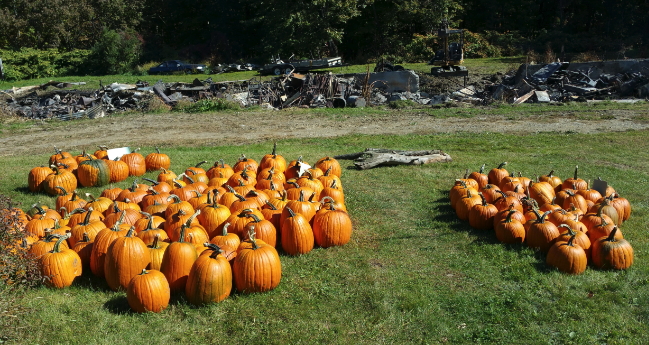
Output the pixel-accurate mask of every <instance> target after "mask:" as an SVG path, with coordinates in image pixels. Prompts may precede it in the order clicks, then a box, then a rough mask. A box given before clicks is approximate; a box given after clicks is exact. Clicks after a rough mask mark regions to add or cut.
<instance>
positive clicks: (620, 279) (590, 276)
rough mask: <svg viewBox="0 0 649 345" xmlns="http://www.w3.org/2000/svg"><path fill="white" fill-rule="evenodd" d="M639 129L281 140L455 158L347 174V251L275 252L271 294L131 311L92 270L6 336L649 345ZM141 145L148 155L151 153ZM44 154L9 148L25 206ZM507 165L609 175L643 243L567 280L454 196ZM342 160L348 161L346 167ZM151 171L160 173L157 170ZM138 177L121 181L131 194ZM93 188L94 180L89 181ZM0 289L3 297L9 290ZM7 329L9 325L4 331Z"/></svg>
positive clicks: (11, 173) (305, 149)
mask: <svg viewBox="0 0 649 345" xmlns="http://www.w3.org/2000/svg"><path fill="white" fill-rule="evenodd" d="M648 134H649V133H647V132H645V131H630V132H623V133H599V134H571V133H550V134H529V135H508V134H496V133H484V134H467V133H456V134H439V135H406V136H346V137H339V138H333V139H301V140H284V141H280V142H279V143H278V153H279V154H282V155H284V156H285V157H286V158H288V159H289V160H290V159H295V158H297V156H299V155H303V156H304V158H305V160H307V161H308V162H311V163H313V162H314V161H315V160H316V159H318V158H320V157H322V156H325V155H337V154H343V153H351V152H357V151H362V150H363V149H364V148H366V147H385V148H395V149H442V150H444V151H445V152H447V153H449V154H450V155H451V156H452V157H453V162H451V163H444V164H431V165H426V166H401V167H389V168H378V169H373V170H369V171H357V170H353V169H347V170H344V172H343V178H342V179H343V184H344V187H345V191H346V200H347V205H348V209H349V212H350V214H351V216H352V219H353V221H354V232H353V235H352V240H351V242H350V243H349V244H347V245H345V246H343V247H336V248H329V249H321V248H319V249H315V250H314V251H312V252H310V253H308V254H306V255H303V256H300V257H289V256H286V255H282V256H281V260H282V266H283V267H282V268H283V277H282V282H281V283H280V285H279V287H278V288H277V289H275V290H273V291H271V292H269V293H263V294H252V295H240V294H234V295H233V296H231V297H230V298H228V299H227V300H225V301H224V302H222V303H219V304H216V305H210V306H206V307H201V308H196V307H192V306H190V305H189V304H188V303H186V301H185V300H184V299H183V297H182V296H176V297H174V298H173V299H172V304H171V306H170V307H169V309H167V310H166V311H164V312H162V313H161V314H146V315H139V314H134V313H131V312H130V310H129V307H128V304H127V302H126V298H125V294H124V293H116V292H112V291H110V290H109V289H108V287H107V285H106V284H105V283H104V282H103V281H101V280H99V279H95V278H94V277H93V276H92V274H89V272H86V274H84V276H83V277H81V278H80V279H79V280H78V281H77V282H76V283H75V284H74V285H73V286H72V287H70V288H67V289H64V290H51V289H47V288H37V289H33V290H28V291H24V292H23V293H22V294H21V297H20V302H19V303H20V304H21V305H23V306H24V307H26V308H27V310H28V311H29V313H27V314H26V315H24V316H22V317H21V319H20V320H17V321H16V323H15V326H16V328H15V329H12V330H11V332H10V333H11V334H12V335H14V336H17V337H16V338H13V339H12V340H9V342H10V343H20V344H86V343H90V344H149V343H172V342H173V343H182V344H186V343H187V344H189V343H192V344H205V343H217V344H221V343H234V344H241V343H254V344H259V343H264V344H268V343H272V344H288V343H327V344H329V343H335V344H355V343H367V344H376V343H390V344H405V343H415V344H419V343H422V344H428V343H433V344H434V343H465V344H469V343H471V344H472V343H508V344H548V343H549V344H604V343H606V344H645V343H649V327H648V322H649V309H648V308H647V306H648V305H649V286H648V283H649V265H647V263H646V259H647V250H648V249H649V236H647V234H646V226H647V224H648V222H649V213H648V211H649V205H648V203H649V202H648V200H647V197H646V195H645V193H646V191H647V188H646V184H647V179H648V172H649V153H648V152H649V143H648V142H647V140H646V138H647V135H648ZM271 146H272V143H270V142H267V143H263V144H255V145H249V146H245V147H241V146H236V147H198V148H184V147H175V148H170V149H168V150H167V152H166V153H167V154H169V155H170V157H171V159H172V170H174V171H181V170H183V169H184V168H185V167H188V166H191V165H193V164H195V163H196V162H199V161H201V160H207V161H215V160H217V159H220V158H223V159H225V161H226V162H229V163H231V164H232V163H233V162H234V161H235V160H236V158H237V157H238V156H239V155H240V154H241V153H245V154H246V155H247V156H248V157H252V158H255V159H259V158H261V156H262V155H264V154H266V153H267V152H268V151H269V149H270V147H271ZM142 151H143V152H144V153H148V152H151V151H152V148H151V147H145V148H143V150H142ZM48 157H49V154H38V155H31V156H13V157H3V158H2V165H0V171H1V172H2V174H0V176H2V177H0V190H2V192H3V193H4V194H7V195H9V196H11V197H12V198H14V199H15V200H18V201H21V202H22V203H23V205H24V206H28V205H30V204H31V203H33V202H36V201H42V202H46V203H49V204H51V205H52V204H53V198H51V197H48V196H46V195H43V194H32V193H29V192H27V189H26V186H27V173H28V171H29V169H31V168H32V167H34V166H37V165H40V164H43V163H45V162H47V158H48ZM503 161H507V162H509V164H508V166H507V168H508V169H509V170H510V171H516V172H518V171H521V172H522V173H523V174H524V175H526V176H536V175H542V174H547V173H548V172H549V171H550V170H553V169H554V170H555V172H556V174H557V175H558V176H560V177H562V178H564V179H565V178H567V177H569V176H570V175H571V174H572V172H573V169H574V166H575V165H579V167H580V172H581V176H582V177H583V178H584V179H591V180H592V179H594V178H596V177H598V176H599V177H601V178H602V179H604V180H607V181H609V183H610V184H612V185H613V186H614V187H615V188H616V189H617V190H618V191H619V193H620V194H621V195H622V196H623V197H626V198H627V199H629V200H630V202H631V204H632V207H633V212H632V215H631V218H630V219H629V220H628V221H627V222H626V223H625V224H624V225H623V226H622V227H621V229H622V231H623V232H624V235H625V238H626V239H627V240H629V241H630V242H631V244H632V245H633V247H634V251H635V263H634V265H633V266H632V267H631V268H630V269H628V270H626V271H620V272H615V271H601V270H597V269H593V268H590V267H589V269H588V270H587V271H586V272H585V273H584V274H582V275H579V276H568V275H565V274H561V273H559V272H558V271H556V270H554V269H551V268H549V267H548V266H547V265H546V264H545V255H544V254H541V253H537V252H534V251H533V250H530V249H529V248H527V247H526V246H525V245H502V244H500V243H499V242H498V241H497V239H496V238H495V236H494V234H493V233H486V232H480V231H476V230H473V229H471V228H470V227H469V226H468V224H467V223H465V222H462V221H459V220H457V218H456V217H455V214H454V212H453V210H452V209H451V207H450V206H449V204H448V201H449V200H448V197H447V192H448V190H449V189H450V188H451V186H452V183H453V181H454V179H455V178H459V177H461V176H462V175H463V173H464V170H465V169H466V168H470V169H472V170H475V169H478V168H479V166H480V165H482V164H483V163H486V165H487V169H491V168H493V167H495V166H496V165H497V164H498V163H500V162H503ZM342 163H343V165H344V166H349V165H351V163H352V162H351V161H342ZM148 176H152V174H151V173H149V174H148ZM131 182H132V178H129V179H128V180H127V181H124V182H122V183H120V184H119V186H120V187H122V188H124V187H126V186H128V185H130V183H131ZM82 191H83V192H86V191H91V192H93V193H94V194H99V192H100V190H99V189H98V188H97V189H83V190H82ZM0 296H1V295H0ZM0 333H1V331H0Z"/></svg>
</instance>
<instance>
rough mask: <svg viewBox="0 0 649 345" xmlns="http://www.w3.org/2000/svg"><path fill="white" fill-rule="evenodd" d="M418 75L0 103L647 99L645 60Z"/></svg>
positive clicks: (115, 105)
mask: <svg viewBox="0 0 649 345" xmlns="http://www.w3.org/2000/svg"><path fill="white" fill-rule="evenodd" d="M421 77H422V78H424V79H423V80H424V83H423V84H422V87H421V89H420V75H418V74H417V73H416V72H414V71H411V70H400V71H384V72H375V73H369V72H368V73H360V74H332V73H327V74H321V73H320V74H312V73H308V74H297V73H292V74H289V75H282V76H278V77H274V78H272V79H262V78H261V77H256V78H252V79H250V80H236V81H222V82H215V81H213V80H212V78H207V79H206V80H199V79H195V80H194V81H193V82H192V83H163V82H161V81H159V82H157V83H156V84H154V85H149V84H148V83H146V82H137V83H136V84H119V83H113V84H110V85H101V86H100V88H99V89H98V90H83V91H79V90H69V89H67V88H70V87H76V86H78V85H82V84H83V83H60V82H56V81H51V82H49V83H46V84H43V85H36V86H28V87H23V88H13V89H11V90H0V97H1V98H0V100H2V101H3V102H0V106H2V107H4V108H5V110H7V109H8V110H9V112H11V113H13V114H16V115H18V116H22V117H26V118H32V119H49V118H59V119H62V120H69V119H74V118H82V117H87V118H97V117H102V116H106V115H107V114H110V113H112V112H116V111H125V110H131V111H133V110H135V111H137V110H144V109H146V108H147V104H148V102H150V101H151V100H152V99H153V98H154V97H157V98H159V99H160V100H162V102H164V103H165V104H167V105H168V106H171V107H173V106H176V105H177V104H179V103H180V102H196V101H199V100H203V99H214V98H221V99H226V100H228V101H232V102H235V103H238V104H239V105H240V106H242V107H250V106H260V107H262V108H269V109H283V108H289V107H302V108H319V107H330V108H344V107H365V106H377V105H384V104H388V103H390V102H394V101H405V100H409V101H411V102H410V103H409V104H411V105H414V106H421V107H425V106H434V105H439V104H449V103H465V104H474V105H486V104H490V103H493V102H502V103H510V104H520V103H532V102H534V103H551V102H568V101H598V100H613V101H616V100H624V101H629V102H635V101H638V100H642V99H647V98H648V97H649V60H620V61H608V62H590V63H562V62H556V63H551V64H544V65H521V66H520V67H519V68H518V70H516V71H512V72H511V73H509V74H505V75H503V74H497V75H493V76H490V77H487V78H483V80H481V81H480V82H475V83H473V84H471V85H468V86H465V85H462V83H461V82H455V83H451V84H448V83H447V84H445V85H446V88H445V89H444V90H440V88H433V87H429V85H428V84H427V83H434V82H435V81H437V80H439V81H441V80H442V79H444V78H438V77H431V76H430V75H422V76H421ZM448 85H452V87H449V86H448ZM51 88H58V90H52V89H51ZM64 88H66V89H64ZM425 91H427V92H425ZM433 93H435V94H433Z"/></svg>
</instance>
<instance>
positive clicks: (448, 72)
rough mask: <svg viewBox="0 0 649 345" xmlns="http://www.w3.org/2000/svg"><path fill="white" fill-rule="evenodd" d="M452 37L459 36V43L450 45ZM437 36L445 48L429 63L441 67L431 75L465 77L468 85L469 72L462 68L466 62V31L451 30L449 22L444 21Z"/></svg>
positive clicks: (433, 69) (434, 69)
mask: <svg viewBox="0 0 649 345" xmlns="http://www.w3.org/2000/svg"><path fill="white" fill-rule="evenodd" d="M451 35H459V41H457V42H452V43H449V39H450V37H451ZM437 36H438V37H439V38H441V42H440V43H441V45H442V47H443V48H442V49H440V50H438V51H437V52H436V53H435V57H433V59H432V60H430V62H429V63H428V64H429V65H434V66H439V67H433V68H431V70H430V73H431V74H432V75H434V76H437V77H465V83H466V77H467V76H468V75H469V71H467V69H466V67H464V66H461V65H462V63H463V62H464V30H463V29H450V28H449V26H448V20H446V19H444V20H443V21H442V23H441V24H440V26H439V29H438V30H437Z"/></svg>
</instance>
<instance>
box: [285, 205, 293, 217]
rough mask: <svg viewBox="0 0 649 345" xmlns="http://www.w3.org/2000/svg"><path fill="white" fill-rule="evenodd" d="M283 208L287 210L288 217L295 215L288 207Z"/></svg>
mask: <svg viewBox="0 0 649 345" xmlns="http://www.w3.org/2000/svg"><path fill="white" fill-rule="evenodd" d="M285 209H287V210H288V214H289V217H295V212H293V210H291V208H290V207H285Z"/></svg>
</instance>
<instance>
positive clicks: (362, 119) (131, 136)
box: [0, 107, 649, 156]
mask: <svg viewBox="0 0 649 345" xmlns="http://www.w3.org/2000/svg"><path fill="white" fill-rule="evenodd" d="M557 108H560V107H557ZM605 113H606V114H605V115H606V116H594V117H589V118H583V117H579V116H574V114H573V115H571V114H565V113H561V112H560V111H553V112H544V113H543V115H524V116H520V117H516V116H513V117H512V116H499V115H484V116H481V115H478V116H474V117H468V118H458V117H449V118H440V117H439V116H437V117H436V116H431V115H430V114H428V113H426V112H425V111H423V110H422V111H421V112H420V111H417V110H412V109H411V110H406V111H401V110H394V111H392V112H389V113H376V112H374V111H372V110H371V109H368V115H359V114H358V113H353V114H351V113H350V114H349V115H346V114H345V113H342V115H341V114H336V115H332V114H326V113H314V112H308V111H295V110H287V111H271V110H267V111H266V110H264V111H257V112H239V113H234V112H223V113H203V114H182V113H165V114H130V115H128V116H126V115H121V116H109V117H105V118H101V119H95V120H80V121H79V120H78V121H71V122H59V121H56V122H34V124H33V125H32V126H30V127H28V128H26V129H20V130H8V131H5V132H4V133H1V134H0V135H1V137H0V156H8V155H22V154H28V153H32V154H33V153H42V152H50V151H51V150H52V146H54V145H56V146H57V147H60V148H64V149H65V150H70V151H81V150H82V149H87V150H94V149H95V147H97V146H98V145H106V146H108V147H123V146H130V147H139V146H154V145H155V146H170V145H174V146H199V145H200V146H205V145H207V146H209V145H244V144H250V143H254V142H263V141H269V140H277V139H287V138H299V137H335V136H341V135H350V134H409V133H413V134H431V133H453V132H472V133H480V132H500V133H520V134H524V133H530V131H533V132H560V133H564V132H573V133H596V132H602V131H605V132H616V131H627V130H640V129H647V128H649V121H648V120H647V119H648V117H647V111H637V110H605Z"/></svg>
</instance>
